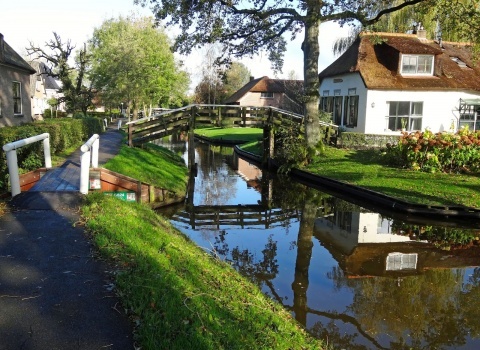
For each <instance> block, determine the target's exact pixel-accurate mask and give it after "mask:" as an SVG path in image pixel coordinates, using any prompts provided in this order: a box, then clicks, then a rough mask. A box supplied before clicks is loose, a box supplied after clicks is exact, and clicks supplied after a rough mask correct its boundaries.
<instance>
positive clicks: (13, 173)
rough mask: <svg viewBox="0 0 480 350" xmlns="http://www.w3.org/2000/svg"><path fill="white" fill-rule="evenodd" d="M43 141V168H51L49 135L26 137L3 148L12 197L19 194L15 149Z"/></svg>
mask: <svg viewBox="0 0 480 350" xmlns="http://www.w3.org/2000/svg"><path fill="white" fill-rule="evenodd" d="M38 141H43V153H44V155H45V168H47V169H49V168H51V167H52V158H51V156H50V134H49V133H44V134H40V135H37V136H32V137H28V138H26V139H22V140H18V141H14V142H10V143H7V144H6V145H4V146H3V150H4V151H5V153H6V156H7V166H8V173H9V175H10V186H11V189H12V197H14V196H16V195H17V194H20V193H21V190H20V175H19V172H18V159H17V151H16V150H17V149H18V148H21V147H23V146H26V145H29V144H31V143H34V142H38Z"/></svg>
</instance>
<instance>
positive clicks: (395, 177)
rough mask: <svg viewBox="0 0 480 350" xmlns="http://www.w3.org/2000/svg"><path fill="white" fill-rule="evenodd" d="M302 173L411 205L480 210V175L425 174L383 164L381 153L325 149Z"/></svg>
mask: <svg viewBox="0 0 480 350" xmlns="http://www.w3.org/2000/svg"><path fill="white" fill-rule="evenodd" d="M303 170H306V171H309V172H311V173H315V174H318V175H322V176H326V177H329V178H332V179H335V180H340V181H344V182H347V183H350V184H353V185H357V186H361V187H364V188H368V189H370V190H373V191H377V192H381V193H384V194H387V195H389V196H393V197H396V198H399V199H404V200H406V201H408V202H411V203H419V204H429V205H450V206H451V205H464V206H468V207H472V208H480V174H469V175H464V174H463V175H462V174H444V173H434V174H431V173H426V172H420V171H413V170H408V169H398V168H393V167H389V166H386V165H384V161H383V159H382V157H381V155H380V153H379V152H378V151H352V150H344V149H336V148H332V147H326V150H325V154H323V155H321V156H319V157H318V158H317V159H316V160H315V161H314V162H312V163H311V164H309V165H308V166H307V167H306V168H304V169H303Z"/></svg>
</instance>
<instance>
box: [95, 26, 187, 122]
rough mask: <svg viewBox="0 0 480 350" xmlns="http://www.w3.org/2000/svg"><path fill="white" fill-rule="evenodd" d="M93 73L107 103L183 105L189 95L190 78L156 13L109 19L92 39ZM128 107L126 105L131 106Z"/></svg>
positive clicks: (96, 85) (97, 29) (131, 107)
mask: <svg viewBox="0 0 480 350" xmlns="http://www.w3.org/2000/svg"><path fill="white" fill-rule="evenodd" d="M90 52H91V55H92V67H91V70H90V78H91V79H92V81H93V84H94V86H95V88H96V89H97V90H98V91H99V92H101V95H102V99H103V100H104V101H105V102H108V103H111V104H116V105H119V104H120V103H121V102H124V103H126V105H127V106H128V109H131V110H132V111H133V116H134V119H136V117H137V112H138V109H139V108H141V107H144V106H151V105H153V106H155V107H157V106H160V107H178V106H181V105H182V104H183V102H184V100H185V96H186V91H187V89H188V84H189V77H188V75H187V74H186V73H185V72H183V71H181V70H180V67H179V64H178V63H177V62H176V61H175V58H174V56H173V53H172V52H171V50H170V42H169V39H168V37H167V35H166V34H165V33H164V31H163V30H161V29H156V28H154V26H153V20H152V19H151V18H135V17H127V18H125V17H119V18H118V19H109V20H106V21H105V22H104V23H103V24H102V25H101V26H100V27H99V28H96V29H95V30H94V33H93V38H92V39H91V41H90ZM128 109H127V110H128Z"/></svg>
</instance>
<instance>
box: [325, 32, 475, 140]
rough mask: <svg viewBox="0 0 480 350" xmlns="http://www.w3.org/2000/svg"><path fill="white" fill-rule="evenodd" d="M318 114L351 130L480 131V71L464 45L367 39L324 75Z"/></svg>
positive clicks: (414, 37)
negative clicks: (467, 129) (466, 129)
mask: <svg viewBox="0 0 480 350" xmlns="http://www.w3.org/2000/svg"><path fill="white" fill-rule="evenodd" d="M319 79H320V88H319V93H320V97H321V99H320V108H321V109H322V110H324V111H326V112H328V113H330V114H331V115H332V121H333V123H334V124H336V125H339V126H342V127H344V128H345V129H346V130H347V131H353V132H359V133H367V134H395V133H397V134H398V132H399V131H401V130H406V131H415V130H420V131H423V130H425V129H426V128H429V129H430V130H431V131H433V132H441V131H449V130H452V131H456V130H457V129H458V128H460V127H462V126H468V127H469V128H470V130H479V129H480V115H479V113H478V112H479V111H480V65H479V64H478V63H475V61H474V60H473V57H472V50H471V47H470V46H469V45H467V44H464V43H450V42H441V41H440V42H435V41H432V40H427V39H426V38H425V31H424V30H419V31H418V34H393V33H373V34H362V35H360V36H359V37H358V38H357V40H356V41H355V42H354V43H353V45H351V47H350V48H348V49H347V51H346V52H345V53H344V54H343V55H341V56H340V57H339V58H338V59H337V60H336V61H334V62H333V63H332V64H331V65H330V66H328V67H327V68H326V69H325V70H323V71H322V72H321V73H320V74H319Z"/></svg>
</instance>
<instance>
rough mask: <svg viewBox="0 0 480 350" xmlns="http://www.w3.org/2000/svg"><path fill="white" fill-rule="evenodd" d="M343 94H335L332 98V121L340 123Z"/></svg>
mask: <svg viewBox="0 0 480 350" xmlns="http://www.w3.org/2000/svg"><path fill="white" fill-rule="evenodd" d="M342 103H343V96H335V97H334V100H333V123H334V124H337V125H342Z"/></svg>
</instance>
